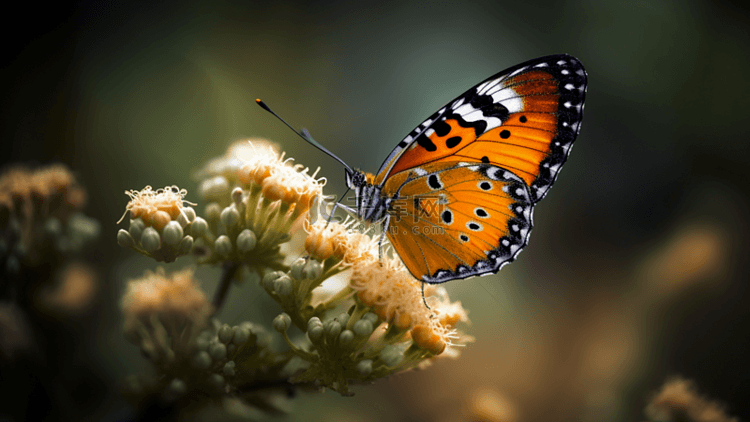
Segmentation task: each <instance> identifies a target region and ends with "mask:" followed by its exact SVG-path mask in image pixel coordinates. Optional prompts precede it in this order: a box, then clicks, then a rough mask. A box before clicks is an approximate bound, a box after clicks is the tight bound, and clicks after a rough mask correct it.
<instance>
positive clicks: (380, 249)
mask: <svg viewBox="0 0 750 422" xmlns="http://www.w3.org/2000/svg"><path fill="white" fill-rule="evenodd" d="M390 223H391V215H390V214H387V215H386V216H385V218H384V219H383V231H382V232H381V233H380V241H378V259H379V260H381V261H382V260H383V241H384V240H385V234H386V233H388V226H389V225H390Z"/></svg>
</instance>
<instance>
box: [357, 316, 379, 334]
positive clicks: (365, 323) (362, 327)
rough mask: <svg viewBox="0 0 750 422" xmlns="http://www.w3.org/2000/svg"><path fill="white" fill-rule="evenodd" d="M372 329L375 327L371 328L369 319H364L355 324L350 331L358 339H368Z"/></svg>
mask: <svg viewBox="0 0 750 422" xmlns="http://www.w3.org/2000/svg"><path fill="white" fill-rule="evenodd" d="M374 329H375V327H373V325H372V322H370V320H369V319H364V318H363V319H360V320H359V321H357V322H355V323H354V326H353V327H352V331H354V333H355V334H357V335H358V336H360V337H370V334H372V331H373V330H374Z"/></svg>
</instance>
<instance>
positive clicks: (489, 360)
mask: <svg viewBox="0 0 750 422" xmlns="http://www.w3.org/2000/svg"><path fill="white" fill-rule="evenodd" d="M41 9H43V10H41ZM746 12H747V10H744V9H742V8H740V7H739V2H738V3H737V4H732V3H727V2H718V1H704V0H690V1H679V2H678V1H654V2H652V1H616V0H602V1H574V2H556V1H540V2H536V1H521V2H514V1H483V2H418V1H393V2H391V1H384V2H359V3H354V2H336V1H330V2H308V3H302V2H298V3H289V2H243V3H241V2H238V3H230V2H213V3H211V4H203V3H201V2H160V3H159V4H152V3H151V2H90V1H89V2H79V3H66V2H58V3H55V4H52V5H45V6H43V7H42V6H41V5H38V4H33V5H32V4H29V5H24V6H21V11H20V12H17V13H14V14H13V16H12V17H11V16H10V15H6V25H4V26H3V28H2V32H3V40H4V43H3V44H4V49H3V54H2V67H1V68H0V75H1V77H2V78H1V80H2V81H3V83H2V84H0V108H1V111H0V119H2V125H0V130H1V131H2V137H1V138H0V139H2V146H1V147H0V148H1V149H2V150H1V152H2V154H1V156H2V161H3V164H6V163H9V162H26V163H29V162H30V163H38V164H47V163H52V162H62V163H65V164H67V165H69V166H70V167H71V168H72V169H74V170H75V172H76V173H77V175H78V176H79V179H80V180H81V181H82V182H83V184H84V185H85V187H86V188H87V190H88V192H89V205H88V208H87V209H86V213H87V214H88V215H90V216H93V217H95V218H97V219H98V220H100V222H101V223H102V238H101V239H100V242H99V244H98V246H97V248H96V253H95V254H94V255H92V256H91V260H92V262H94V264H95V265H96V266H97V268H98V270H99V271H100V274H101V278H100V285H99V286H98V290H97V294H96V301H95V303H94V305H93V306H92V307H91V308H90V309H89V310H88V311H87V313H86V314H85V317H78V319H75V320H74V321H72V322H66V325H65V326H66V327H67V328H66V329H67V330H69V337H67V340H69V341H62V344H64V345H65V347H63V348H61V349H60V350H59V353H60V356H59V361H60V362H64V363H65V364H64V365H62V369H61V370H60V371H61V372H60V373H59V374H58V375H56V376H59V377H67V379H68V380H69V382H70V385H71V386H72V387H71V389H70V391H69V392H68V395H67V396H65V398H64V400H57V399H55V398H54V397H55V394H53V393H50V392H48V391H45V390H44V387H43V386H41V387H40V386H38V385H34V384H33V383H30V384H28V385H27V384H24V383H22V384H19V387H18V388H20V392H21V393H22V394H20V396H22V398H21V399H18V398H14V399H13V400H14V401H13V402H12V403H11V402H10V400H4V401H0V403H3V406H16V407H17V406H30V407H31V408H34V409H35V410H36V411H37V412H38V414H39V415H47V417H48V418H51V419H58V417H59V418H64V417H71V416H75V417H76V418H80V419H78V420H127V419H128V418H130V417H132V415H133V411H132V409H130V408H129V407H128V405H127V404H126V402H125V401H124V400H123V399H122V398H121V397H120V395H119V385H120V384H119V383H120V382H121V381H122V378H123V377H124V376H125V375H127V374H130V373H135V372H138V371H143V370H147V369H148V366H147V365H146V361H145V360H144V359H142V358H141V357H140V356H139V353H138V350H137V348H136V347H135V346H132V345H130V344H129V343H127V342H126V341H125V340H124V339H123V338H122V336H121V332H120V324H121V320H120V313H119V312H120V310H119V296H120V295H121V294H122V291H123V288H124V285H125V281H126V280H127V279H128V278H129V277H135V276H138V275H140V274H141V273H142V272H143V271H144V270H145V269H153V268H154V267H155V266H156V265H155V263H154V262H153V261H151V260H148V259H146V258H142V257H134V256H133V255H134V254H133V253H132V252H131V251H129V250H123V249H121V248H119V247H118V246H117V244H116V241H115V237H116V232H117V226H116V224H115V222H116V221H117V220H118V219H119V218H120V216H121V214H122V213H123V211H124V206H125V204H126V202H127V199H128V198H127V197H126V196H125V195H124V194H123V191H124V190H126V189H140V188H143V187H144V186H145V185H152V186H156V187H159V186H166V185H173V184H176V185H179V186H180V187H184V188H187V189H188V191H189V192H195V191H196V185H195V182H194V181H192V180H191V179H190V173H191V171H193V170H195V169H196V168H198V167H200V166H201V165H202V164H203V163H204V162H205V161H206V160H207V159H209V158H211V157H214V156H218V155H221V154H223V152H224V150H225V149H226V147H227V146H228V145H229V144H230V143H231V142H233V141H236V140H238V139H243V138H248V137H257V136H260V137H266V138H269V139H272V140H274V141H277V142H279V143H281V144H282V146H283V148H284V150H285V151H287V153H288V154H289V155H291V156H293V157H296V159H297V161H299V162H301V163H303V164H305V165H307V166H310V167H312V168H315V167H317V166H320V167H322V173H321V174H322V175H324V176H326V177H327V178H328V179H329V183H328V185H327V188H326V192H327V193H329V194H339V195H340V194H341V193H343V190H344V183H343V174H344V173H343V169H342V168H341V167H340V166H339V165H338V164H337V163H336V162H335V161H333V160H332V159H330V158H328V157H326V156H325V155H323V154H322V153H320V152H319V151H317V150H315V149H313V148H312V147H311V146H310V145H307V144H305V143H304V142H303V141H301V140H300V139H298V138H296V137H295V136H294V134H293V133H291V132H290V131H289V130H288V129H286V128H285V127H283V126H282V125H281V124H280V123H279V122H278V121H276V120H275V119H273V118H272V117H271V116H270V115H268V114H267V113H265V112H263V111H262V110H261V109H259V108H258V107H257V106H256V105H255V104H254V99H255V98H256V97H261V98H263V99H264V100H265V101H266V102H267V103H268V104H269V105H271V106H272V107H273V108H274V109H275V110H276V111H277V112H279V113H280V114H281V115H283V116H284V117H285V118H286V119H287V120H289V121H290V122H292V123H293V124H294V125H295V126H298V127H302V126H304V127H307V128H309V130H310V131H311V133H312V134H313V136H314V137H315V138H316V139H317V140H318V141H320V142H321V143H323V144H324V145H326V146H327V147H328V148H330V149H331V150H332V151H335V152H336V153H337V154H338V155H339V156H340V157H341V158H343V159H344V160H345V161H346V162H348V163H350V165H352V166H356V167H359V168H362V169H365V170H369V171H374V170H376V169H377V168H378V166H379V165H380V163H381V161H382V160H383V159H384V158H385V157H386V155H387V154H388V153H389V151H390V150H391V148H392V147H393V146H394V145H395V144H396V143H397V142H398V141H399V140H400V139H401V138H402V137H403V136H404V135H405V134H406V133H408V132H409V131H410V130H411V129H412V128H413V127H414V126H415V125H416V124H418V123H419V122H421V121H422V120H423V119H424V118H425V117H426V116H428V115H430V114H431V113H432V112H433V111H435V110H436V109H437V108H439V107H441V106H442V105H443V104H445V103H446V102H447V101H449V100H450V99H452V98H453V97H455V96H456V95H458V94H460V93H462V92H463V91H464V90H466V89H467V88H469V87H470V86H472V85H474V84H475V83H476V82H478V81H480V80H482V79H484V78H486V77H487V76H489V75H492V74H494V73H496V72H498V71H500V70H502V69H504V68H506V67H510V66H512V65H514V64H516V63H519V62H522V61H525V60H528V59H531V58H534V57H538V56H543V55H547V54H555V53H569V54H572V55H574V56H576V57H578V58H579V59H580V60H581V61H582V62H583V63H584V65H585V66H586V69H587V71H588V73H589V89H588V95H587V101H586V113H585V118H584V122H583V127H582V131H581V134H580V136H579V138H578V141H577V142H576V146H575V148H574V150H573V152H572V154H571V157H570V159H569V161H568V163H567V164H566V166H565V170H564V171H563V172H562V176H561V177H560V178H559V180H558V182H557V183H556V185H555V188H554V189H553V190H552V191H551V193H550V194H549V195H548V197H547V199H545V200H544V201H543V202H542V203H541V204H540V205H539V206H538V207H537V210H536V214H535V223H536V226H535V230H534V234H533V236H532V237H531V242H530V245H529V246H528V248H527V249H526V250H524V252H523V253H522V254H521V255H520V257H519V260H518V261H517V262H516V263H514V264H513V265H511V266H509V267H506V268H505V269H503V271H501V272H500V273H499V274H497V275H495V276H491V277H484V278H481V279H472V280H465V281H456V282H453V283H450V284H449V285H448V286H447V288H448V290H449V292H450V294H451V297H452V298H453V299H454V300H455V299H458V300H461V301H462V303H463V304H464V306H465V307H466V308H467V309H468V310H469V311H470V317H471V319H472V321H473V325H472V326H471V327H470V328H469V330H468V331H469V332H470V333H471V334H472V335H474V336H475V337H476V342H475V343H474V344H471V345H469V346H468V347H467V348H466V349H465V350H464V351H463V354H462V356H461V357H460V359H459V360H457V361H452V360H442V361H440V362H438V363H437V364H435V365H434V366H433V367H431V368H429V369H428V370H425V371H419V372H411V373H406V374H403V375H400V376H396V377H393V378H391V379H387V380H382V381H380V382H378V383H376V384H375V385H372V386H363V387H357V388H355V390H354V391H355V392H356V396H354V397H353V398H345V397H340V396H338V395H337V394H335V393H331V392H328V393H325V394H316V393H303V394H300V395H299V396H298V397H297V398H295V399H293V400H292V401H291V404H292V405H293V406H294V413H292V414H291V415H290V416H288V417H287V418H286V420H307V421H315V420H319V421H380V420H397V421H407V420H433V421H451V420H468V419H475V420H476V419H481V418H483V417H484V418H485V419H489V420H517V421H637V420H644V419H645V418H646V417H645V416H644V408H645V407H646V405H647V404H648V402H649V400H650V399H651V397H652V395H653V394H654V392H656V391H657V390H658V389H659V387H660V386H661V385H662V384H663V383H664V382H665V380H667V379H669V378H670V377H673V376H676V375H681V376H683V377H686V378H688V379H691V380H693V381H694V382H695V384H696V385H697V387H698V389H699V390H700V391H701V392H702V393H704V394H705V395H707V396H709V397H712V398H715V399H718V400H719V401H721V402H722V403H724V404H725V405H726V411H727V413H728V414H729V415H734V416H740V417H743V418H745V419H747V418H748V417H750V405H749V404H748V401H747V398H748V397H750V359H748V358H747V355H748V354H749V353H750V342H748V339H750V310H749V309H750V306H748V300H749V299H750V286H749V285H748V281H749V280H748V275H750V267H749V264H748V259H747V256H748V252H750V243H749V242H748V235H747V233H750V230H748V229H750V227H748V226H749V225H750V213H749V212H748V209H749V207H750V185H749V184H748V180H747V170H748V157H749V156H750V155H749V154H748V153H749V152H750V148H748V141H749V139H748V135H750V129H748V126H747V115H748V111H749V110H750V107H749V106H750V100H749V98H750V95H749V94H750V89H749V88H750V84H749V83H748V81H749V80H750V78H748V76H747V71H748V69H750V54H748V52H750V37H749V36H748V30H750V18H749V17H748V16H749V15H748V13H746ZM187 199H192V200H197V199H198V198H197V195H190V194H189V195H188V197H187ZM199 208H200V207H199ZM174 265H176V266H178V267H179V266H180V265H181V264H179V263H178V264H174ZM183 265H184V264H183ZM198 274H199V276H200V277H201V278H202V279H203V280H204V283H203V286H204V287H205V289H206V290H207V291H209V292H211V291H212V289H213V288H214V287H215V285H216V279H217V278H218V272H217V271H216V270H215V269H202V270H201V272H199V273H198ZM258 292H259V291H258V290H255V289H254V288H253V286H248V285H245V286H243V287H241V288H238V289H235V290H233V291H232V297H231V298H230V302H229V303H228V305H227V306H226V308H227V309H229V310H227V309H225V311H224V312H223V314H222V315H221V317H222V319H224V320H225V321H226V322H229V323H232V322H235V323H236V322H238V321H240V320H242V319H248V318H255V319H260V320H262V321H266V322H269V321H270V320H271V319H272V318H273V316H275V312H277V311H278V310H276V309H275V308H274V306H273V304H269V303H267V302H270V301H266V300H264V298H263V297H262V294H261V293H258ZM58 340H59V339H58ZM63 340H65V339H63ZM3 384H6V381H3ZM6 387H8V388H13V386H12V385H10V386H9V385H7V384H6V385H5V386H4V387H3V389H5V388H6ZM4 394H5V393H4ZM51 396H52V397H53V398H52V399H50V397H51ZM8 397H9V396H7V395H6V396H5V398H6V399H8ZM58 399H59V397H58ZM19 400H21V401H19ZM23 400H26V401H25V402H24V401H23ZM60 401H63V402H64V403H65V409H63V410H61V409H55V408H53V407H55V406H54V405H51V404H50V403H58V404H59V402H60ZM46 406H49V407H50V409H47V408H46ZM493 409H494V410H493ZM498 415H500V416H501V417H505V418H506V419H497V418H498ZM503 415H505V416H503ZM493 417H494V418H495V419H492V418H493ZM282 420H284V418H282Z"/></svg>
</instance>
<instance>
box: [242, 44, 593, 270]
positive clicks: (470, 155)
mask: <svg viewBox="0 0 750 422" xmlns="http://www.w3.org/2000/svg"><path fill="white" fill-rule="evenodd" d="M586 85H587V74H586V71H585V70H584V68H583V65H582V64H581V62H580V61H579V60H578V59H576V58H575V57H572V56H569V55H565V54H561V55H552V56H546V57H540V58H536V59H533V60H529V61H527V62H524V63H521V64H519V65H516V66H513V67H511V68H509V69H506V70H503V71H502V72H500V73H497V74H495V75H493V76H491V77H489V78H487V79H486V80H484V81H482V82H481V83H479V84H478V85H476V86H474V87H473V88H471V89H469V90H468V91H466V92H464V93H463V94H461V95H460V96H458V97H457V98H455V99H454V100H452V101H450V102H449V103H448V104H446V105H445V106H443V107H442V108H440V109H439V110H438V111H436V112H435V113H433V114H432V115H431V116H430V117H428V118H427V119H426V120H425V121H424V122H422V123H421V124H419V126H417V127H416V128H415V129H414V130H412V131H411V132H410V133H409V134H408V135H407V136H406V137H405V138H404V139H403V140H401V142H399V143H398V145H396V147H395V148H394V149H393V151H391V153H390V155H388V157H387V158H386V159H385V161H384V162H383V164H382V165H381V166H380V169H379V170H378V171H377V173H375V174H371V173H365V172H362V171H359V170H355V169H352V168H351V167H349V166H348V165H347V164H346V163H344V162H343V161H342V160H341V159H339V158H338V157H336V156H335V155H333V154H332V153H330V152H329V151H328V150H326V149H325V148H324V147H323V146H321V145H320V144H318V143H317V142H316V141H315V140H313V139H312V137H311V136H309V133H307V132H306V131H304V130H303V133H304V135H302V136H303V138H305V139H306V140H307V141H308V142H310V143H312V144H313V145H314V146H316V147H317V148H319V149H321V150H322V151H324V152H326V153H327V154H329V155H330V156H332V157H333V158H335V159H336V160H338V161H339V162H340V163H341V164H343V165H344V167H345V171H346V185H347V186H348V187H349V189H353V190H354V193H355V206H354V207H353V208H350V207H348V206H346V205H344V204H340V203H339V204H337V205H339V206H342V207H343V208H345V209H348V210H349V211H350V212H352V213H354V214H356V215H357V217H359V218H360V219H362V220H364V221H367V222H371V223H382V224H383V233H384V235H386V236H387V237H388V239H389V241H390V243H391V245H392V246H393V248H394V249H395V251H396V252H397V253H398V255H399V257H400V258H401V260H402V261H403V263H404V264H405V265H406V268H407V269H408V270H409V271H410V272H411V274H412V275H413V276H414V277H415V278H417V279H418V280H421V281H423V282H426V283H432V284H435V283H443V282H446V281H450V280H454V279H463V278H468V277H473V276H481V275H489V274H493V273H496V272H497V271H499V270H500V269H501V268H502V267H503V266H504V265H506V264H508V263H510V262H512V261H513V260H515V258H516V257H517V255H518V253H519V252H520V251H521V250H522V249H523V248H524V247H525V246H526V245H527V244H528V240H529V235H530V233H531V229H532V227H533V217H532V213H533V209H534V205H536V203H537V202H539V201H540V200H541V199H542V198H544V196H545V195H546V194H547V192H549V189H550V188H551V187H552V184H553V183H554V182H555V180H556V179H557V175H558V174H559V172H560V169H561V168H562V166H563V164H565V161H566V160H567V158H568V155H569V154H570V149H571V147H572V146H573V142H574V141H575V139H576V137H577V136H578V133H579V131H580V128H581V120H582V118H583V108H584V99H585V96H586ZM257 101H258V104H260V105H261V106H263V107H264V108H265V109H266V110H268V111H270V109H268V108H267V106H265V104H263V103H262V102H261V101H260V100H257ZM271 113H273V112H271ZM274 114H275V113H274ZM277 117H278V116H277ZM285 123H286V122H285Z"/></svg>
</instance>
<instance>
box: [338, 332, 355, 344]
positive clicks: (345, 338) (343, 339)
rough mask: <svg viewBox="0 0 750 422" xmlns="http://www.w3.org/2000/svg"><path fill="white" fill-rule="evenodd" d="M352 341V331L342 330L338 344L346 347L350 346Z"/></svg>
mask: <svg viewBox="0 0 750 422" xmlns="http://www.w3.org/2000/svg"><path fill="white" fill-rule="evenodd" d="M352 341H354V333H353V332H352V330H344V331H342V332H341V334H339V344H340V345H342V346H344V347H346V346H348V345H350V344H352Z"/></svg>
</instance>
